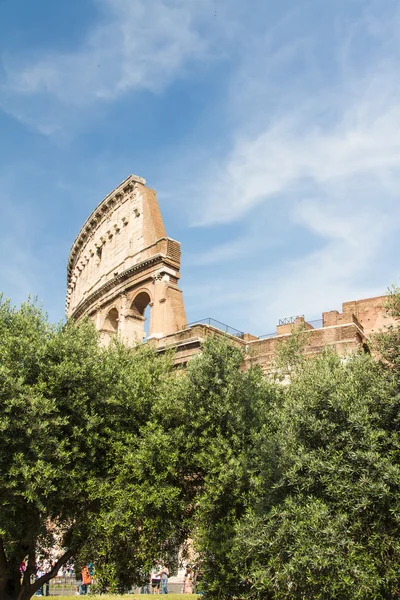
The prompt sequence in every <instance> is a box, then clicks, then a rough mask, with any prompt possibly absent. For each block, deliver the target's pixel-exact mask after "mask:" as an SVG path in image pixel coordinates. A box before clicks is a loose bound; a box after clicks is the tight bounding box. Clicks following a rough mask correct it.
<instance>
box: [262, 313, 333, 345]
mask: <svg viewBox="0 0 400 600" xmlns="http://www.w3.org/2000/svg"><path fill="white" fill-rule="evenodd" d="M288 318H289V319H294V320H293V321H289V322H287V323H283V321H286V319H279V325H295V323H296V317H288ZM305 323H306V324H307V325H311V327H312V328H313V329H322V327H323V322H322V319H314V320H313V321H306V322H305ZM278 335H279V334H277V333H276V331H273V332H272V333H266V334H265V335H260V337H259V338H258V339H260V340H268V339H270V338H275V337H277V336H278Z"/></svg>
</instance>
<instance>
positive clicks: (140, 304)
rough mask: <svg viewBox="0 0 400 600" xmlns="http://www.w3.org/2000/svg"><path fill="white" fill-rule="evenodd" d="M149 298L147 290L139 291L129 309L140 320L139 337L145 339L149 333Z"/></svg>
mask: <svg viewBox="0 0 400 600" xmlns="http://www.w3.org/2000/svg"><path fill="white" fill-rule="evenodd" d="M150 302H151V298H150V296H149V294H148V293H147V292H140V293H139V294H138V295H137V296H136V298H135V299H134V301H133V302H132V305H131V310H132V311H133V313H134V314H135V315H136V317H137V318H138V319H139V320H140V321H141V322H142V327H141V334H140V335H139V336H138V337H139V338H140V339H142V340H143V339H145V338H147V337H148V335H149V330H150V306H149V304H150Z"/></svg>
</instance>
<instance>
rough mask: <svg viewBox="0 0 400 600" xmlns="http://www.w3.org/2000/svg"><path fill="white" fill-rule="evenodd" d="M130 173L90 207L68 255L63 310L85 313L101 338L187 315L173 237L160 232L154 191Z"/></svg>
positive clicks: (152, 329) (176, 323)
mask: <svg viewBox="0 0 400 600" xmlns="http://www.w3.org/2000/svg"><path fill="white" fill-rule="evenodd" d="M145 183H146V182H145V180H144V179H142V178H140V177H136V176H134V175H130V176H129V177H128V178H127V179H126V180H125V181H124V182H122V183H121V184H120V185H119V186H118V187H117V188H116V189H115V190H114V191H113V192H111V194H109V195H108V196H107V197H106V198H105V199H104V200H103V201H102V202H101V203H100V204H99V205H98V207H97V208H96V209H95V210H94V211H93V213H92V214H91V215H90V217H89V218H88V219H87V221H86V223H85V224H84V226H83V227H82V229H81V231H80V233H79V235H78V237H77V238H76V240H75V242H74V244H73V246H72V248H71V252H70V256H69V261H68V291H67V303H66V311H67V315H68V316H72V317H74V318H75V319H80V318H82V317H83V316H86V315H88V316H89V317H90V318H91V319H93V321H94V322H95V324H96V327H97V329H98V330H99V331H100V332H101V337H102V340H103V342H104V343H108V342H109V340H110V338H111V337H112V336H114V335H117V334H118V335H119V336H120V337H121V338H122V339H124V340H125V341H126V342H127V343H128V344H134V343H136V342H138V341H141V340H142V339H143V338H144V336H145V334H144V331H145V327H144V321H145V317H144V313H145V309H146V308H147V306H149V307H150V326H149V337H150V338H151V337H152V338H155V337H162V336H165V335H168V334H170V333H173V332H175V331H178V330H179V329H181V328H182V327H183V326H184V325H185V323H186V314H185V308H184V304H183V298H182V292H181V290H180V289H179V287H178V280H179V277H180V274H179V269H180V255H181V252H180V244H179V242H176V241H175V240H173V239H170V238H168V237H167V236H166V233H165V228H164V223H163V220H162V217H161V213H160V209H159V206H158V202H157V197H156V193H155V192H154V191H153V190H151V189H149V188H148V187H146V185H145Z"/></svg>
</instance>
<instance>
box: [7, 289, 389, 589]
mask: <svg viewBox="0 0 400 600" xmlns="http://www.w3.org/2000/svg"><path fill="white" fill-rule="evenodd" d="M388 310H389V311H390V312H391V315H392V317H395V318H398V317H399V316H400V301H399V295H398V292H397V291H396V290H393V294H392V296H391V298H390V304H389V307H388ZM305 336H307V333H306V332H304V331H297V330H296V332H295V335H293V336H292V338H288V343H287V344H285V345H283V346H282V348H281V351H280V353H279V356H278V361H277V364H276V377H275V378H274V380H272V381H267V380H265V378H263V376H262V373H261V371H260V370H259V369H258V368H251V369H250V370H248V371H245V370H244V369H243V354H242V352H241V351H240V350H239V349H238V348H237V347H235V346H234V345H231V344H230V343H229V342H228V341H227V339H224V338H222V339H221V338H210V339H208V340H207V341H206V342H205V344H204V347H203V352H202V353H201V354H200V355H199V356H198V357H196V358H194V359H192V360H191V361H190V362H189V365H188V367H187V370H186V372H183V373H182V372H180V371H178V372H176V371H174V370H173V368H172V357H171V356H168V355H167V356H164V357H159V356H158V357H157V356H155V355H154V353H153V352H152V350H151V349H150V348H148V347H146V346H143V345H140V346H138V347H136V348H135V349H130V348H126V347H125V346H123V345H121V344H118V343H115V344H112V345H111V346H110V347H109V348H107V349H105V348H101V347H100V346H99V344H98V337H97V334H96V332H95V330H94V328H93V326H92V325H91V324H90V323H89V322H84V323H82V324H80V325H79V326H77V325H75V324H73V323H67V324H66V325H63V326H53V325H51V324H49V323H48V321H47V318H46V316H45V315H44V314H43V312H42V311H41V310H40V309H39V308H38V307H37V306H36V305H35V304H33V303H30V302H28V303H26V304H24V305H23V306H22V307H21V308H20V309H18V310H17V309H15V308H12V307H11V306H10V305H9V303H8V302H6V301H1V302H0V431H1V435H0V478H1V479H0V597H1V598H4V599H7V600H11V599H12V600H16V599H17V598H18V600H25V599H27V598H29V597H30V596H31V594H32V593H33V591H34V590H35V589H36V588H35V585H33V586H32V585H31V586H30V585H29V569H31V571H33V570H34V562H35V559H36V557H37V555H38V554H39V553H40V554H42V555H45V554H46V552H47V550H48V549H49V548H50V547H52V546H54V544H55V543H58V544H59V545H60V547H63V548H64V549H65V554H64V557H63V558H62V560H67V558H68V557H69V556H72V555H73V556H74V558H75V559H76V560H77V562H78V563H81V564H84V563H85V562H87V561H89V560H90V561H92V562H94V563H95V564H96V567H97V574H98V587H99V591H104V590H106V589H107V590H108V591H112V592H122V591H124V590H126V589H128V587H130V585H131V584H132V583H136V584H140V583H141V582H144V581H147V578H148V572H149V570H150V569H151V567H152V564H153V561H157V562H165V563H166V564H168V565H172V562H173V557H176V552H177V549H178V547H179V546H180V545H181V544H182V542H183V541H184V540H185V539H187V538H192V539H193V540H194V545H195V549H196V551H197V557H196V559H195V560H196V561H197V566H198V573H199V574H200V576H201V579H200V586H201V589H202V590H203V591H204V592H205V594H206V597H208V598H210V599H214V598H215V599H216V598H220V599H223V598H226V599H228V598H229V599H234V598H247V599H249V600H253V599H254V600H261V599H274V600H281V599H282V600H283V599H303V598H304V599H305V598H307V599H308V600H310V599H315V600H317V599H321V600H322V599H323V600H325V599H327V598H337V599H339V600H340V599H343V600H344V599H348V598H354V599H356V600H364V599H366V600H367V599H368V600H369V599H370V598H371V599H372V598H374V599H377V600H378V599H382V600H383V599H391V598H397V597H398V596H399V585H398V580H399V571H398V569H399V564H400V543H399V541H398V540H400V531H399V527H400V493H399V492H400V438H399V431H400V351H399V348H400V334H399V328H398V327H397V326H396V325H393V326H391V327H390V328H388V329H387V330H386V331H385V332H383V333H381V334H379V335H378V336H377V337H376V340H375V352H377V353H378V360H377V359H376V356H375V358H372V357H371V356H370V355H366V354H361V353H360V354H354V355H352V356H348V357H341V358H340V357H339V356H337V355H336V354H334V353H333V352H330V351H328V350H326V351H324V352H322V353H321V354H320V355H318V356H317V357H315V358H305V357H304V355H303V353H302V350H303V347H304V341H305V339H306V337H305ZM283 380H284V382H285V385H282V384H281V383H280V382H282V381H283ZM26 556H28V558H29V569H28V575H27V576H26V577H25V578H24V581H23V585H22V588H20V587H19V585H20V584H19V574H18V567H19V564H20V562H21V560H22V559H23V558H25V557H26ZM38 585H40V582H39V584H36V587H38Z"/></svg>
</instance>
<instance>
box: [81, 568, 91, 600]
mask: <svg viewBox="0 0 400 600" xmlns="http://www.w3.org/2000/svg"><path fill="white" fill-rule="evenodd" d="M91 583H92V576H91V574H90V569H89V566H88V565H85V566H84V567H83V569H82V586H81V587H82V594H83V595H84V596H86V594H87V593H88V592H89V589H90V585H91Z"/></svg>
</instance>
